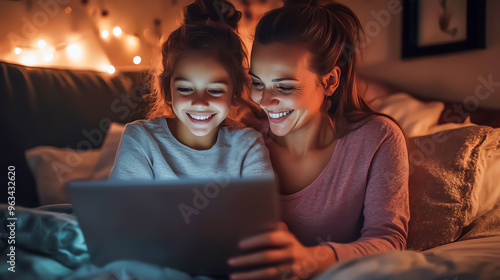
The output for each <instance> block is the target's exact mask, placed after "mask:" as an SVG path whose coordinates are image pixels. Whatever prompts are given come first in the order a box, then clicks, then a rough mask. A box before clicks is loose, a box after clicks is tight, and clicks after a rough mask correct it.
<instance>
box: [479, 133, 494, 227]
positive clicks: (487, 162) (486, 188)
mask: <svg viewBox="0 0 500 280" xmlns="http://www.w3.org/2000/svg"><path fill="white" fill-rule="evenodd" d="M485 141H486V143H485V149H484V150H483V151H482V154H481V155H480V158H481V159H483V160H482V163H483V165H484V167H483V168H484V176H483V180H482V182H481V184H482V187H481V191H480V193H479V195H478V202H479V203H478V204H479V206H478V209H477V217H480V216H482V215H484V214H486V212H488V211H490V210H492V209H493V208H494V207H495V205H498V204H500V128H495V129H494V130H493V132H492V134H491V137H489V138H487V139H485Z"/></svg>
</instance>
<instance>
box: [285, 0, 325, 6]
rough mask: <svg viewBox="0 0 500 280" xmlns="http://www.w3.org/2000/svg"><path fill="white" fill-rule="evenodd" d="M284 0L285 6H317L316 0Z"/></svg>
mask: <svg viewBox="0 0 500 280" xmlns="http://www.w3.org/2000/svg"><path fill="white" fill-rule="evenodd" d="M284 1H285V6H291V5H301V6H313V7H318V6H319V3H318V0H284Z"/></svg>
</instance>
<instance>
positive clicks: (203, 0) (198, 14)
mask: <svg viewBox="0 0 500 280" xmlns="http://www.w3.org/2000/svg"><path fill="white" fill-rule="evenodd" d="M240 19H241V12H240V11H238V10H236V8H235V7H234V5H233V4H232V3H231V2H228V1H227V0H195V1H194V3H192V4H190V5H188V6H187V7H186V10H185V12H184V24H186V25H191V24H194V23H199V22H202V23H206V22H207V21H209V20H210V21H214V22H224V23H225V24H227V25H229V26H230V27H231V28H233V29H236V27H237V25H238V21H239V20H240Z"/></svg>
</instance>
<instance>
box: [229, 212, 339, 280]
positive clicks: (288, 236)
mask: <svg viewBox="0 0 500 280" xmlns="http://www.w3.org/2000/svg"><path fill="white" fill-rule="evenodd" d="M239 246H240V248H241V249H243V250H252V249H258V248H263V247H266V248H269V247H271V248H272V249H266V250H263V251H260V252H256V253H252V254H248V255H243V256H239V257H235V258H231V259H229V261H228V263H229V265H230V266H234V267H242V266H248V265H268V266H266V267H265V268H261V269H257V270H253V271H248V272H239V273H233V274H231V279H277V278H280V279H308V278H310V277H313V276H316V275H318V274H320V273H321V272H323V271H325V270H326V269H327V268H328V267H329V266H331V265H332V264H334V263H335V255H334V252H333V250H332V249H331V248H330V247H329V246H326V245H318V246H313V247H304V246H303V245H302V244H301V243H300V242H299V241H298V240H297V239H296V238H295V236H294V235H293V234H292V233H290V231H289V230H288V227H287V225H286V224H285V223H283V222H280V223H279V224H278V229H277V230H275V231H272V232H268V233H264V234H260V235H257V236H254V237H250V238H248V239H245V240H242V241H240V243H239Z"/></svg>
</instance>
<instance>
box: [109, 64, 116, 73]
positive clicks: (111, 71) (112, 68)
mask: <svg viewBox="0 0 500 280" xmlns="http://www.w3.org/2000/svg"><path fill="white" fill-rule="evenodd" d="M108 73H109V74H113V73H115V67H114V66H113V65H109V66H108Z"/></svg>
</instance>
